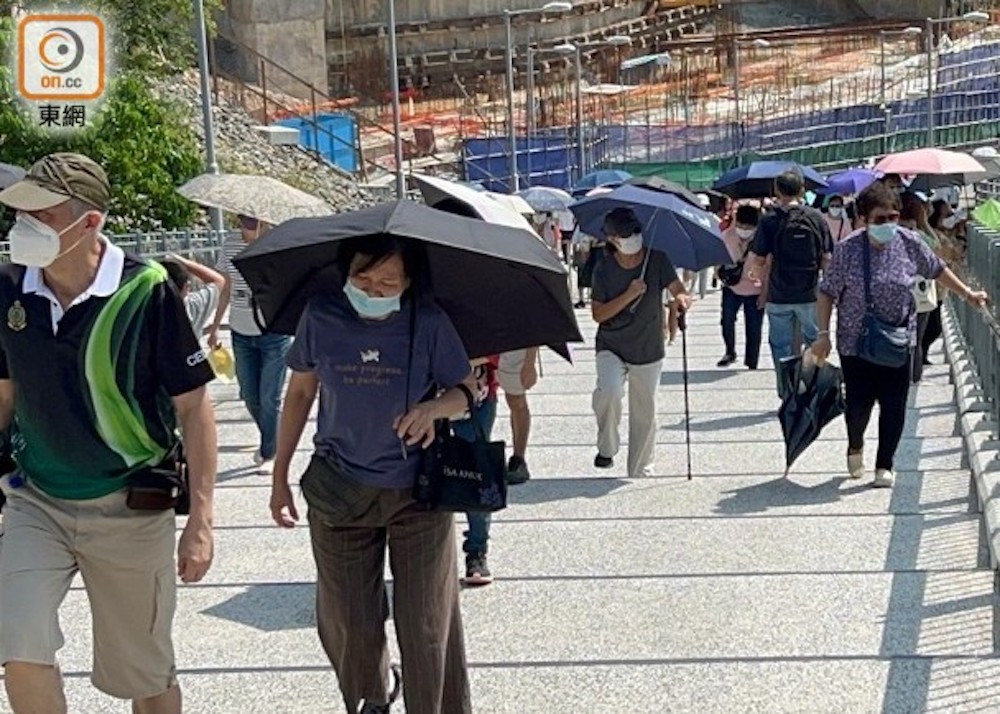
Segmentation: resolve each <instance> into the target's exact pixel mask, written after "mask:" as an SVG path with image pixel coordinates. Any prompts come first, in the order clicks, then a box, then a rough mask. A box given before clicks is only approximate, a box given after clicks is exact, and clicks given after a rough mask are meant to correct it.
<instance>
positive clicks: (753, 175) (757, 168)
mask: <svg viewBox="0 0 1000 714" xmlns="http://www.w3.org/2000/svg"><path fill="white" fill-rule="evenodd" d="M786 171H796V172H798V173H799V174H801V175H802V178H804V179H805V184H806V186H805V187H806V188H807V189H817V188H824V187H825V186H826V179H825V178H823V177H822V176H820V175H819V173H817V171H816V170H815V169H813V168H811V167H809V166H802V165H800V164H797V163H795V162H794V161H754V162H752V163H749V164H747V165H746V166H739V167H737V168H735V169H733V170H732V171H727V172H726V173H724V174H723V175H722V176H720V177H719V178H718V179H717V180H716V182H715V184H714V185H713V186H712V188H714V189H715V190H716V191H720V192H722V193H724V194H726V195H727V196H729V197H731V198H766V197H768V196H771V195H772V194H773V193H774V179H776V178H778V176H780V175H781V174H783V173H785V172H786Z"/></svg>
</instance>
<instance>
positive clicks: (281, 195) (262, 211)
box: [177, 174, 336, 226]
mask: <svg viewBox="0 0 1000 714" xmlns="http://www.w3.org/2000/svg"><path fill="white" fill-rule="evenodd" d="M177 192H178V193H180V194H181V195H182V196H184V197H185V198H187V199H189V200H191V201H194V202H195V203H197V204H199V205H201V206H205V207H207V208H221V209H222V210H223V211H229V212H230V213H236V214H238V215H242V216H250V217H251V218H256V219H258V220H261V221H264V222H265V223H270V224H271V225H273V226H276V225H278V224H279V223H284V222H285V221H289V220H291V219H293V218H310V217H314V216H328V215H331V214H333V213H336V211H335V210H334V209H333V207H332V206H330V204H328V203H327V202H326V201H324V200H323V199H321V198H317V197H316V196H313V195H312V194H308V193H306V192H305V191H300V190H299V189H297V188H295V187H293V186H289V185H288V184H287V183H283V182H281V181H279V180H277V179H274V178H271V177H270V176H256V175H253V174H202V175H201V176H196V177H195V178H193V179H191V180H190V181H188V182H187V183H186V184H184V185H183V186H181V187H180V188H178V189H177Z"/></svg>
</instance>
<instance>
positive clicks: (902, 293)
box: [812, 182, 989, 488]
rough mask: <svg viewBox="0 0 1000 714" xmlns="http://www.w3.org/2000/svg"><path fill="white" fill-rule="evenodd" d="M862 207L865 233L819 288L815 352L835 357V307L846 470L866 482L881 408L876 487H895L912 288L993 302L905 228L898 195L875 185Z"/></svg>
mask: <svg viewBox="0 0 1000 714" xmlns="http://www.w3.org/2000/svg"><path fill="white" fill-rule="evenodd" d="M857 204H858V210H859V212H860V214H861V216H862V217H863V218H864V220H865V223H866V230H865V231H864V232H859V233H855V234H854V235H852V236H850V237H849V238H847V239H845V240H843V241H841V242H840V243H838V244H837V246H836V248H834V252H833V260H832V261H831V263H830V265H829V267H828V269H827V271H826V273H825V275H824V278H823V283H822V285H821V286H820V295H819V303H818V316H819V336H818V337H817V339H816V341H815V342H814V343H813V345H812V351H813V354H814V355H815V356H816V358H817V359H818V360H820V361H822V360H825V359H826V358H827V357H828V356H829V354H830V350H831V344H830V319H831V317H832V314H833V306H834V305H836V306H837V352H838V353H839V355H840V365H841V369H842V370H843V374H844V386H845V391H846V399H847V405H846V411H845V419H846V421H847V441H848V444H847V472H848V474H849V476H850V478H852V479H861V478H864V475H865V463H864V462H865V459H864V436H865V429H867V427H868V422H869V420H870V419H871V414H872V409H873V408H874V406H875V403H876V402H878V405H879V423H878V454H877V456H876V459H875V478H874V480H873V482H872V486H874V487H876V488H891V487H892V485H893V482H894V480H895V476H894V474H893V470H892V469H893V458H894V456H895V453H896V449H897V447H898V446H899V440H900V437H901V436H902V434H903V425H904V422H905V420H906V399H907V395H908V393H909V390H910V374H911V365H910V360H911V359H912V351H913V346H914V344H915V342H916V335H917V313H916V305H915V302H914V298H913V285H914V284H915V283H916V282H917V281H918V280H920V279H927V280H937V281H938V283H940V284H941V285H943V286H945V287H947V288H948V289H950V290H954V291H955V292H956V293H957V294H959V295H962V296H964V298H965V299H966V300H967V301H968V302H970V303H971V304H973V305H977V306H982V305H985V304H986V303H987V302H988V300H989V298H988V296H987V295H986V293H985V292H981V291H974V290H972V289H971V288H970V287H968V286H967V285H965V284H964V283H963V282H962V281H961V280H959V279H958V277H957V276H956V275H955V274H954V273H953V272H952V271H951V270H949V269H948V268H947V267H946V266H945V264H944V262H943V261H942V260H941V259H940V258H939V257H937V256H936V255H935V254H934V252H933V251H932V250H931V249H930V247H929V246H928V245H927V244H926V243H925V242H924V241H923V240H922V239H921V238H920V237H919V236H918V235H917V234H915V233H913V232H911V231H908V230H906V229H904V228H900V226H899V223H898V221H899V214H900V199H899V194H898V193H896V192H895V191H893V190H892V189H890V188H888V187H887V186H886V185H885V184H883V183H881V182H876V183H874V184H872V185H871V186H870V187H869V188H867V189H865V190H864V191H863V192H862V193H861V195H860V196H858V201H857Z"/></svg>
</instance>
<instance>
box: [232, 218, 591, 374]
mask: <svg viewBox="0 0 1000 714" xmlns="http://www.w3.org/2000/svg"><path fill="white" fill-rule="evenodd" d="M377 235H391V236H397V237H400V238H409V239H412V240H416V241H420V242H421V243H424V244H425V245H426V248H427V256H428V261H429V264H430V282H431V285H432V291H433V294H434V298H435V299H436V300H437V302H438V304H439V305H440V306H441V307H442V308H443V309H444V310H445V312H447V313H448V315H449V317H450V318H451V320H452V323H453V324H454V325H455V329H456V330H458V334H459V335H460V336H461V338H462V341H463V343H464V344H465V348H466V350H467V351H468V353H469V356H470V357H472V358H475V357H486V356H489V355H493V354H497V353H499V352H509V351H512V350H517V349H523V348H526V347H534V346H538V345H547V346H548V347H550V348H551V349H553V350H554V351H556V352H558V353H559V354H560V355H562V356H563V357H565V358H566V359H569V351H568V349H567V347H566V343H568V342H582V341H583V338H582V337H581V336H580V330H579V328H578V327H577V324H576V317H575V315H574V312H573V304H572V301H571V300H570V295H569V288H568V286H567V282H566V269H565V267H563V265H562V264H561V263H560V262H559V260H558V259H557V258H556V257H555V256H554V255H553V254H552V252H551V251H549V250H548V248H546V247H545V245H544V244H543V243H542V242H541V241H540V240H537V238H532V237H530V236H529V235H527V234H526V232H525V231H521V230H518V229H514V228H510V227H507V226H499V225H493V224H490V223H484V222H483V221H481V220H478V219H474V218H465V217H462V216H456V215H453V214H450V213H447V212H445V211H439V210H435V209H433V208H430V207H428V206H424V205H421V204H419V203H413V202H410V201H398V202H396V203H388V204H382V205H379V206H374V207H372V208H366V209H362V210H360V211H351V212H349V213H341V214H337V215H334V216H329V217H324V218H300V219H295V220H292V221H288V222H286V223H283V224H282V225H280V226H278V227H276V228H274V229H272V230H270V231H268V232H267V233H266V234H264V235H263V236H262V237H261V238H260V239H259V240H257V241H256V242H254V243H252V244H251V245H250V246H249V247H248V248H246V249H245V250H244V251H243V252H242V253H240V254H239V255H238V256H236V258H234V259H233V264H234V265H235V266H236V268H237V270H239V271H240V273H242V274H243V277H244V278H246V281H247V284H248V285H249V286H250V289H251V291H252V292H253V296H254V302H255V303H256V306H257V309H258V311H259V313H260V318H261V321H262V322H263V326H264V328H265V329H266V330H267V331H268V332H276V333H283V334H294V333H295V329H296V326H297V325H298V321H299V317H300V316H301V314H302V311H303V310H304V309H305V306H306V304H307V303H308V301H309V300H310V298H312V297H313V296H314V295H316V294H318V293H321V292H325V291H330V290H339V289H340V287H341V286H342V285H343V281H344V276H342V275H341V274H340V271H339V269H338V267H337V254H338V249H339V246H340V245H341V243H342V242H343V241H344V240H346V239H348V238H356V237H365V236H377Z"/></svg>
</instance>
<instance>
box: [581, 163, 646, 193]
mask: <svg viewBox="0 0 1000 714" xmlns="http://www.w3.org/2000/svg"><path fill="white" fill-rule="evenodd" d="M630 178H632V174H630V173H629V172H628V171H618V170H616V169H601V170H600V171H594V172H593V173H589V174H587V175H586V176H584V177H583V178H581V179H580V180H579V181H577V182H576V183H575V184H573V193H574V194H577V193H586V192H587V191H590V190H591V189H594V188H597V187H598V186H620V185H621V184H623V183H625V182H626V181H628V180H629V179H630Z"/></svg>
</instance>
